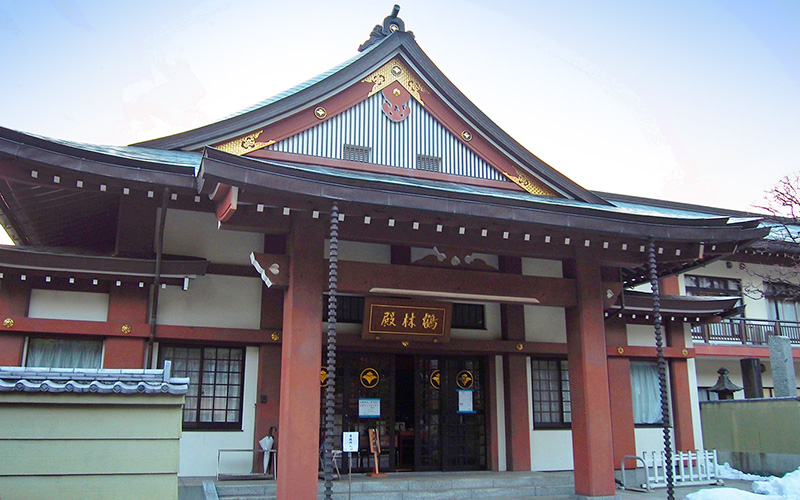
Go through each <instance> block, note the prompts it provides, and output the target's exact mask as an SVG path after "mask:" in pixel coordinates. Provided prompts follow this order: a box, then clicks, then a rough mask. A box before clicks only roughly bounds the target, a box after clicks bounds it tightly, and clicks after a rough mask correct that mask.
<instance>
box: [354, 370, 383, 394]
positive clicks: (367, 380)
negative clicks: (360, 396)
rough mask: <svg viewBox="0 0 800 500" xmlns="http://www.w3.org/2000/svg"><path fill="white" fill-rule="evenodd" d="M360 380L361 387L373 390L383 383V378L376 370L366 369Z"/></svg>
mask: <svg viewBox="0 0 800 500" xmlns="http://www.w3.org/2000/svg"><path fill="white" fill-rule="evenodd" d="M359 378H360V379H361V385H363V386H364V387H366V388H367V389H372V388H373V387H375V386H376V385H378V382H380V381H381V376H380V375H379V374H378V370H376V369H375V368H364V370H363V371H362V372H361V376H360V377H359Z"/></svg>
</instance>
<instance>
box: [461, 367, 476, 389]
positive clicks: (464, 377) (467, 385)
mask: <svg viewBox="0 0 800 500" xmlns="http://www.w3.org/2000/svg"><path fill="white" fill-rule="evenodd" d="M474 383H475V378H473V376H472V372H471V371H469V370H461V371H460V372H458V376H457V377H456V385H458V388H459V389H472V384H474Z"/></svg>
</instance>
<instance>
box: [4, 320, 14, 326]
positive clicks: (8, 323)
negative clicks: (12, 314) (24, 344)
mask: <svg viewBox="0 0 800 500" xmlns="http://www.w3.org/2000/svg"><path fill="white" fill-rule="evenodd" d="M3 326H4V327H6V328H14V320H13V319H12V318H6V319H4V320H3Z"/></svg>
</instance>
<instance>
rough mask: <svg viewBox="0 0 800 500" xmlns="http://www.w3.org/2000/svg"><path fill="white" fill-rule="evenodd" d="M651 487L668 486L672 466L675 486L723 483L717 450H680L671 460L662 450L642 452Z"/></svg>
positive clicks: (648, 482)
mask: <svg viewBox="0 0 800 500" xmlns="http://www.w3.org/2000/svg"><path fill="white" fill-rule="evenodd" d="M642 459H643V461H644V468H645V475H646V476H647V484H648V487H649V488H666V487H667V467H668V466H670V467H671V468H672V479H673V484H674V485H675V486H690V485H695V484H721V483H722V482H721V481H720V480H719V479H718V478H717V450H695V451H679V452H676V453H673V454H672V456H671V460H669V459H668V458H667V454H666V453H664V452H663V451H661V452H652V453H648V452H644V453H642Z"/></svg>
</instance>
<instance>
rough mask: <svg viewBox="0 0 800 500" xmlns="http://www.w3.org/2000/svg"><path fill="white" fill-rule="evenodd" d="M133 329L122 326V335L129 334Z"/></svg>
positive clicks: (128, 326)
mask: <svg viewBox="0 0 800 500" xmlns="http://www.w3.org/2000/svg"><path fill="white" fill-rule="evenodd" d="M132 331H133V329H131V325H122V333H124V334H125V335H127V334H129V333H131V332H132Z"/></svg>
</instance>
